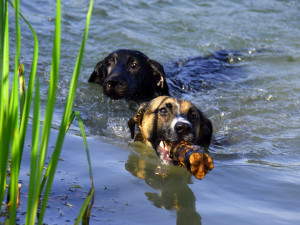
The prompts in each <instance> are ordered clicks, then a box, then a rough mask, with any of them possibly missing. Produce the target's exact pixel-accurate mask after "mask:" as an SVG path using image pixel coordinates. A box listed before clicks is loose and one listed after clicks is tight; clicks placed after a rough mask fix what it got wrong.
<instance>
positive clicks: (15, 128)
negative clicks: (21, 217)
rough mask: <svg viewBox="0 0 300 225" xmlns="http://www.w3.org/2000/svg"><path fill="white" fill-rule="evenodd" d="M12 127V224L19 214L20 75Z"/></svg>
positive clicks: (12, 104) (14, 95) (15, 83)
mask: <svg viewBox="0 0 300 225" xmlns="http://www.w3.org/2000/svg"><path fill="white" fill-rule="evenodd" d="M10 100H11V101H10V120H9V122H10V125H11V127H12V133H11V137H12V150H11V174H10V183H9V197H10V198H9V199H10V222H11V224H15V223H16V214H17V211H16V210H17V194H18V179H19V167H20V164H19V162H20V157H21V156H20V152H19V149H20V148H19V101H18V100H19V99H18V74H17V75H15V77H14V80H13V86H12V91H11V99H10Z"/></svg>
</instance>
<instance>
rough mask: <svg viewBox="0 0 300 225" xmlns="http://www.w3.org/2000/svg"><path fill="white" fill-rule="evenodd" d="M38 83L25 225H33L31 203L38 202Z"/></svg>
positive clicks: (37, 83)
mask: <svg viewBox="0 0 300 225" xmlns="http://www.w3.org/2000/svg"><path fill="white" fill-rule="evenodd" d="M40 104H41V102H40V82H39V78H38V77H37V82H36V86H35V97H34V110H33V124H32V147H31V158H30V177H29V189H28V202H27V213H26V224H34V223H35V218H36V214H35V212H34V210H32V208H33V202H38V201H39V198H34V193H35V192H37V191H38V190H37V189H38V186H39V184H37V183H36V182H35V181H36V179H35V178H36V169H37V152H38V146H39V136H40V113H41V107H40Z"/></svg>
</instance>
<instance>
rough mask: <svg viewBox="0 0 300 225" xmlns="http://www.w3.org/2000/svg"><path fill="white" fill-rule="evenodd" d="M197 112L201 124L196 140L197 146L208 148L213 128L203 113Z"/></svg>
mask: <svg viewBox="0 0 300 225" xmlns="http://www.w3.org/2000/svg"><path fill="white" fill-rule="evenodd" d="M198 111H199V114H200V118H201V122H200V132H199V136H198V139H197V145H206V146H208V145H209V144H210V142H211V137H212V133H213V126H212V123H211V121H210V120H209V119H207V118H206V117H205V116H204V115H203V113H202V112H201V111H200V110H198Z"/></svg>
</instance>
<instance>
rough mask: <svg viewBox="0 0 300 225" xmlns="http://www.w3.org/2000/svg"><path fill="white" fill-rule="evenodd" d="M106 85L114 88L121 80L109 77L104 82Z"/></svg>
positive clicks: (120, 83)
mask: <svg viewBox="0 0 300 225" xmlns="http://www.w3.org/2000/svg"><path fill="white" fill-rule="evenodd" d="M106 85H107V86H108V87H110V88H114V87H116V86H118V85H122V82H121V81H119V80H117V79H111V80H108V81H107V82H106Z"/></svg>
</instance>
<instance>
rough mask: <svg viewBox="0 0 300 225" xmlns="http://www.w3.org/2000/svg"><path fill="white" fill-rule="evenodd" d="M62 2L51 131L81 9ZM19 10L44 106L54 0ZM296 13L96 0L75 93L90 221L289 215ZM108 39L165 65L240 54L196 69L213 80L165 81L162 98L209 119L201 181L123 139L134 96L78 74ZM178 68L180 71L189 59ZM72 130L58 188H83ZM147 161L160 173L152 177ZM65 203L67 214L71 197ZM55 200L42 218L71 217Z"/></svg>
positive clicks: (228, 3) (296, 174)
mask: <svg viewBox="0 0 300 225" xmlns="http://www.w3.org/2000/svg"><path fill="white" fill-rule="evenodd" d="M62 4H63V9H62V21H63V24H62V51H61V57H62V59H61V68H60V70H61V77H60V81H59V89H58V97H57V108H56V111H55V118H54V121H53V123H54V124H53V128H54V129H55V128H56V127H57V126H59V124H60V118H61V113H62V111H63V103H64V102H65V99H66V97H67V93H68V86H69V83H70V80H71V77H72V71H73V67H74V63H75V60H76V55H77V52H78V48H79V45H80V42H81V38H82V34H83V29H84V24H85V14H86V12H87V7H88V3H87V2H86V1H82V0H77V1H69V0H68V1H63V3H62ZM21 11H22V12H23V14H24V15H25V16H26V17H27V18H28V20H29V21H30V22H31V24H32V25H33V27H34V28H35V30H36V32H37V35H38V37H39V44H40V55H39V65H38V75H39V77H40V80H41V83H42V84H41V86H42V87H43V90H42V93H41V94H42V102H43V105H44V104H45V101H46V96H47V88H46V87H47V85H48V81H49V70H50V65H51V54H52V52H51V50H52V36H53V30H54V17H55V4H54V3H53V1H43V2H42V3H40V2H39V1H22V3H21ZM299 11H300V3H299V1H279V0H278V1H258V0H255V1H242V2H241V1H234V0H222V1H221V0H217V1H213V2H212V1H196V0H191V1H179V0H178V1H167V0H166V1H160V0H150V1H149V0H147V1H146V0H142V1H125V0H122V1H96V2H95V4H94V9H93V15H92V20H91V26H90V32H89V37H88V41H87V45H86V51H85V56H84V59H83V66H82V72H81V77H80V78H79V83H78V91H77V95H76V100H75V108H76V110H78V111H80V113H81V114H82V117H83V119H84V123H85V127H86V131H87V133H88V136H89V145H90V150H91V155H92V163H93V165H94V168H93V169H94V176H95V185H96V201H95V208H94V209H93V211H92V217H91V222H92V224H114V225H115V224H176V223H177V224H201V223H202V224H298V223H299V222H300V214H299V206H300V201H299V196H300V191H299V190H300V163H299V162H300V153H299V150H300V149H299V146H300V140H299V137H300V117H299V111H300V88H299V87H300V79H299V73H300V42H299V36H300V23H299V21H300V14H299ZM11 19H12V16H11ZM12 30H13V28H12ZM22 32H23V33H22V41H23V42H22V43H23V44H22V47H23V49H22V60H23V61H24V63H25V67H27V71H29V68H30V67H29V65H30V57H31V55H32V49H31V48H32V45H33V41H32V38H31V35H30V32H29V30H28V29H27V28H25V25H24V26H23V29H22ZM118 48H132V49H138V50H140V51H142V52H144V53H145V54H146V55H148V56H149V57H150V58H152V59H155V60H157V61H159V62H160V63H162V64H163V65H164V67H165V68H166V70H167V71H168V72H171V71H172V68H173V69H174V67H173V66H174V64H173V63H174V62H185V61H186V60H187V59H191V58H193V57H198V56H203V57H204V56H207V55H209V54H213V53H215V52H216V51H219V50H228V51H239V52H242V53H243V54H242V55H241V57H239V58H235V59H236V60H234V62H233V63H232V64H231V65H232V66H233V68H232V69H229V70H226V71H225V70H219V71H218V72H217V73H216V74H214V73H207V74H205V73H204V74H202V76H203V77H201V79H203V80H204V81H205V82H207V83H208V84H209V85H210V86H211V87H212V88H207V89H204V90H203V91H195V90H189V91H187V92H183V93H178V92H176V91H174V89H173V95H175V96H178V97H182V98H185V99H188V100H190V101H192V102H193V103H195V104H196V105H197V106H198V107H199V108H201V110H202V111H203V112H204V113H205V114H206V115H207V116H208V117H209V118H210V119H211V120H212V122H213V126H214V142H213V144H212V145H211V146H210V154H211V156H212V157H213V158H214V162H215V168H214V169H213V170H212V172H211V173H210V174H208V175H207V176H206V177H205V178H204V180H202V181H199V180H197V179H195V178H193V177H190V175H189V173H188V172H186V171H185V170H184V169H181V168H178V167H164V166H162V165H161V164H160V162H159V161H158V159H157V158H156V155H155V153H154V151H153V150H151V149H150V148H147V147H146V146H144V145H142V144H133V143H132V141H131V140H130V136H129V129H128V128H127V120H128V118H129V117H130V116H132V115H133V113H134V112H135V110H136V108H137V104H136V103H134V102H128V101H125V100H119V101H112V100H110V99H108V98H107V97H105V96H103V94H102V87H100V86H97V85H94V84H89V83H87V80H88V78H89V75H90V73H91V72H92V70H93V67H94V66H95V64H96V63H97V62H98V61H99V60H100V59H102V58H103V57H104V56H106V55H107V54H108V53H110V52H111V51H113V50H115V49H118ZM194 66H195V65H194ZM183 69H186V70H187V74H188V72H189V70H188V68H183ZM193 69H195V67H193V66H191V70H193ZM210 69H211V67H210ZM206 75H207V79H205V76H206ZM212 75H216V76H215V77H214V76H212ZM54 133H55V132H54ZM77 133H78V128H77V126H73V127H72V129H71V135H70V136H69V137H68V139H67V140H66V143H65V147H64V150H63V152H64V153H63V154H65V155H63V156H62V157H63V158H64V161H63V162H61V167H62V169H61V171H63V172H62V174H65V173H66V174H71V175H66V177H67V178H64V179H66V180H67V181H62V184H60V185H62V187H61V186H60V185H58V186H56V187H55V186H54V191H53V192H54V193H60V192H64V191H62V190H64V188H65V189H66V190H68V187H69V186H70V185H73V184H72V179H73V176H74V177H75V178H74V179H75V180H76V181H77V182H78V183H80V184H81V185H82V186H83V187H84V189H86V190H88V187H89V181H88V179H86V177H87V168H86V164H85V163H84V162H82V160H83V157H84V154H83V153H82V152H83V149H82V150H78V146H80V144H78V143H81V142H80V139H79V138H78V137H76V136H75V135H77ZM29 141H30V140H28V142H29ZM53 145H54V144H53ZM75 152H76V154H74V153H75ZM81 154H82V155H81ZM80 155H81V156H80ZM74 165H80V166H74ZM158 166H161V167H162V168H163V170H165V171H166V173H167V174H168V176H167V177H165V178H163V177H161V176H159V175H156V174H155V171H156V169H157V167H158ZM71 168H72V169H71ZM57 176H58V178H59V177H60V176H62V175H57ZM70 183H71V184H70ZM78 192H79V194H78V195H81V196H82V195H84V194H83V193H84V191H78ZM24 193H25V191H24ZM67 193H68V191H66V192H65V194H67ZM53 195H54V196H55V194H53ZM53 199H55V197H53ZM72 201H73V202H75V203H76V204H74V206H73V207H74V208H73V210H71V211H72V212H73V213H74V211H76V209H78V208H80V202H79V200H76V198H73V199H72ZM63 204H64V201H61V202H59V203H55V201H52V202H51V201H50V206H52V209H54V210H52V211H51V210H49V214H48V220H47V221H48V223H54V222H63V223H71V224H72V223H73V219H74V217H75V215H73V214H71V213H69V211H68V210H70V209H69V208H68V207H63V206H62V205H63ZM78 205H79V206H78ZM56 207H57V208H60V209H59V210H55V208H56ZM50 208H51V207H50ZM60 211H61V212H62V213H61V214H59V213H60ZM74 214H76V213H74ZM68 215H69V216H68ZM176 221H177V222H176Z"/></svg>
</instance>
